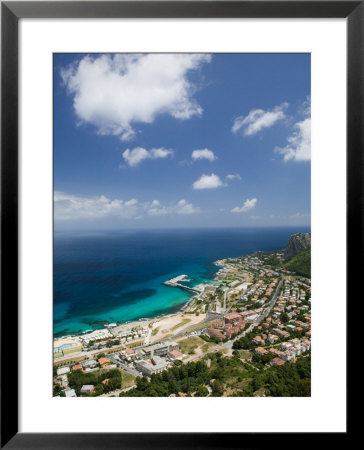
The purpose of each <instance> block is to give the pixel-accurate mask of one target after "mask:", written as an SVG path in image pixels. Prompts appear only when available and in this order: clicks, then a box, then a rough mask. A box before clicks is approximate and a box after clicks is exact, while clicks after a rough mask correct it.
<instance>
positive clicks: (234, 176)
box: [226, 173, 241, 180]
mask: <svg viewBox="0 0 364 450" xmlns="http://www.w3.org/2000/svg"><path fill="white" fill-rule="evenodd" d="M226 179H227V180H241V176H240V175H239V174H238V173H232V174H229V175H226Z"/></svg>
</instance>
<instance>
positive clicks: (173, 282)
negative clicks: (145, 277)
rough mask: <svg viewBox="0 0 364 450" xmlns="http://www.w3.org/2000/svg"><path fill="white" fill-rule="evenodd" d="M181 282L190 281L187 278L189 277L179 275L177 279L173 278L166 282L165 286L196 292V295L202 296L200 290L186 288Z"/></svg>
mask: <svg viewBox="0 0 364 450" xmlns="http://www.w3.org/2000/svg"><path fill="white" fill-rule="evenodd" d="M181 281H190V280H189V279H188V277H187V275H178V276H177V277H174V278H171V279H170V280H167V281H165V282H164V283H163V284H165V285H166V286H170V287H179V288H181V289H184V290H185V291H190V292H194V293H195V294H200V292H201V291H200V290H199V289H197V288H195V287H194V288H193V287H190V286H185V285H184V284H181V283H180V282H181Z"/></svg>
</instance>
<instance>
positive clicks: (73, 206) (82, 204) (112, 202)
mask: <svg viewBox="0 0 364 450" xmlns="http://www.w3.org/2000/svg"><path fill="white" fill-rule="evenodd" d="M199 212H201V210H200V208H199V207H198V206H194V205H193V204H192V203H188V202H187V201H186V200H184V199H182V200H179V201H178V202H177V203H174V204H171V205H167V206H166V205H163V204H162V203H161V202H160V201H159V200H153V201H152V202H139V201H138V200H137V199H135V198H132V199H130V200H127V201H124V200H120V199H109V198H107V197H105V196H104V195H99V196H94V197H81V196H77V195H72V194H66V193H64V192H60V191H55V192H54V217H55V220H56V221H67V220H79V219H101V218H105V217H118V218H120V219H141V218H143V217H145V216H146V215H149V216H162V215H165V214H197V213H199Z"/></svg>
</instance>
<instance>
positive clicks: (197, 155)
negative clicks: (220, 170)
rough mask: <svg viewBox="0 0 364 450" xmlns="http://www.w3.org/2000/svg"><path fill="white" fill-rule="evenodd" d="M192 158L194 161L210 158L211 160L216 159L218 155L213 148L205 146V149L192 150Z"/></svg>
mask: <svg viewBox="0 0 364 450" xmlns="http://www.w3.org/2000/svg"><path fill="white" fill-rule="evenodd" d="M192 159H193V160H194V161H196V160H198V159H208V160H209V161H215V160H216V159H217V157H216V156H215V154H214V152H213V151H212V150H209V149H208V148H204V149H203V150H194V151H193V152H192Z"/></svg>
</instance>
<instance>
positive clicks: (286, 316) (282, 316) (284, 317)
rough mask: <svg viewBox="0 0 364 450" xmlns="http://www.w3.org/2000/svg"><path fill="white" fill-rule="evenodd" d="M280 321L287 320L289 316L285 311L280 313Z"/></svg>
mask: <svg viewBox="0 0 364 450" xmlns="http://www.w3.org/2000/svg"><path fill="white" fill-rule="evenodd" d="M281 321H282V323H287V322H288V321H289V317H288V315H287V313H285V312H283V313H282V314H281Z"/></svg>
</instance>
